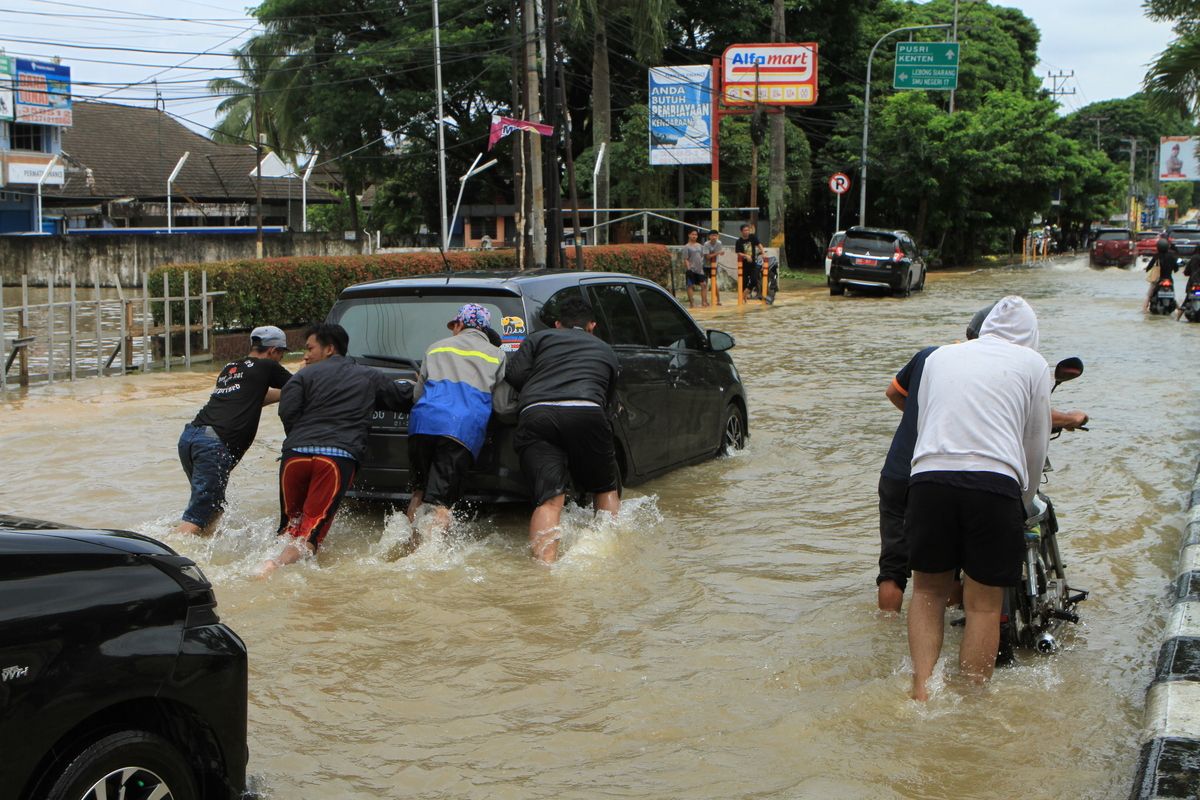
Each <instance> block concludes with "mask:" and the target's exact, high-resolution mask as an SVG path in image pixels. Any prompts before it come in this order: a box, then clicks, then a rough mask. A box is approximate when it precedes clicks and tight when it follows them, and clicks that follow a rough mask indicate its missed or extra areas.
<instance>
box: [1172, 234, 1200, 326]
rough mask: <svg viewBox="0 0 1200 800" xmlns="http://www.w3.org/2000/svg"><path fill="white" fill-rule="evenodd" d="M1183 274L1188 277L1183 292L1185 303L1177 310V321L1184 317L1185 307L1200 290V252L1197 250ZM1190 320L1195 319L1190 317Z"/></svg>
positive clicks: (1185, 266) (1184, 268)
mask: <svg viewBox="0 0 1200 800" xmlns="http://www.w3.org/2000/svg"><path fill="white" fill-rule="evenodd" d="M1183 274H1184V275H1186V276H1187V279H1188V280H1187V287H1186V288H1185V289H1184V291H1183V303H1181V304H1180V306H1179V308H1178V309H1176V310H1175V319H1180V318H1181V317H1183V312H1184V309H1185V307H1186V306H1187V304H1188V302H1189V298H1191V296H1192V293H1193V292H1194V291H1196V289H1197V288H1200V250H1197V251H1196V252H1195V253H1194V254H1193V255H1192V257H1191V258H1189V259H1188V262H1187V264H1186V265H1184V267H1183ZM1188 319H1193V317H1192V316H1189V317H1188Z"/></svg>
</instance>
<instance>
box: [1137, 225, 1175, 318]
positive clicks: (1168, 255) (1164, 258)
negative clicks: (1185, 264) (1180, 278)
mask: <svg viewBox="0 0 1200 800" xmlns="http://www.w3.org/2000/svg"><path fill="white" fill-rule="evenodd" d="M1178 265H1179V256H1178V253H1177V252H1176V250H1175V246H1174V244H1173V243H1172V242H1171V240H1170V239H1169V238H1168V237H1167V233H1166V231H1163V232H1162V233H1161V234H1159V236H1158V241H1157V242H1155V243H1154V255H1153V256H1151V257H1150V261H1149V262H1147V264H1146V272H1147V273H1148V275H1147V278H1146V280H1148V281H1149V282H1150V291H1149V292H1147V293H1146V302H1145V303H1143V304H1142V311H1147V312H1148V311H1149V310H1150V301H1151V300H1153V299H1154V293H1155V292H1157V291H1158V282H1159V281H1161V280H1162V279H1163V278H1170V277H1171V273H1173V272H1174V271H1175V268H1176V267H1177V266H1178ZM1155 267H1158V277H1157V278H1155V277H1154V276H1153V270H1154V268H1155Z"/></svg>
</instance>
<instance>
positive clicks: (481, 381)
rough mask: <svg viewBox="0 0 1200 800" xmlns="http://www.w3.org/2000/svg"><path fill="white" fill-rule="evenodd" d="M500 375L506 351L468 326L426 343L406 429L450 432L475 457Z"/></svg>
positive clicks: (501, 375)
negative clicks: (453, 333) (414, 401)
mask: <svg viewBox="0 0 1200 800" xmlns="http://www.w3.org/2000/svg"><path fill="white" fill-rule="evenodd" d="M503 379H504V351H503V350H501V349H500V348H498V347H495V346H493V345H492V343H491V342H489V341H488V337H487V334H485V333H484V332H483V331H480V330H477V329H475V328H467V329H466V330H464V331H463V332H462V333H460V334H458V335H457V336H450V337H447V338H445V339H442V340H440V341H437V342H434V343H433V344H432V345H430V347H429V350H428V351H426V353H425V361H424V362H422V364H421V376H420V378H419V379H418V381H417V388H416V390H415V391H414V392H413V397H414V398H416V405H414V406H413V410H412V416H411V418H410V419H409V423H408V432H409V433H410V434H424V435H426V436H449V437H450V438H451V439H454V440H456V441H458V442H461V443H462V445H463V446H464V447H466V448H467V449H468V450H470V451H471V455H473V456H474V457H476V458H478V457H479V451H480V450H481V449H482V448H483V440H484V436H485V435H486V434H487V425H488V419H490V418H491V416H492V392H493V391H494V390H495V388H496V385H497V384H499V383H500V382H501V381H502V380H503Z"/></svg>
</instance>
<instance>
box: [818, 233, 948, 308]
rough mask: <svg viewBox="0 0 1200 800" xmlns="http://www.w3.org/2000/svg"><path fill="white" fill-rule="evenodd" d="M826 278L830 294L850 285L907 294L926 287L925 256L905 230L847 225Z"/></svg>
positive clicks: (835, 248)
mask: <svg viewBox="0 0 1200 800" xmlns="http://www.w3.org/2000/svg"><path fill="white" fill-rule="evenodd" d="M828 282H829V293H830V294H832V295H838V294H845V292H846V287H848V286H849V287H852V288H855V289H859V288H865V289H888V290H890V291H891V292H892V294H896V295H899V296H901V297H908V295H909V294H910V293H911V292H913V291H914V290H916V291H919V290H921V289H924V288H925V260H924V259H923V258H921V254H920V251H919V250H918V249H917V245H916V243H915V242H914V241H913V239H912V237H911V236H909V235H908V233H906V232H905V231H898V230H885V229H882V228H859V227H854V228H849V229H848V230H847V231H846V239H845V241H843V242H841V243H840V244H838V245H837V246H836V247H834V249H833V257H832V258H831V259H830V264H829V279H828Z"/></svg>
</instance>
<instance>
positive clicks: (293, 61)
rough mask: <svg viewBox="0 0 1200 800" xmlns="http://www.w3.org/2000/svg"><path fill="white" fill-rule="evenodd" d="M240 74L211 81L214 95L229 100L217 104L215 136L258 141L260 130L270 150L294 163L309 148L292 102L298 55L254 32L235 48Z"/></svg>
mask: <svg viewBox="0 0 1200 800" xmlns="http://www.w3.org/2000/svg"><path fill="white" fill-rule="evenodd" d="M233 58H234V62H235V63H236V65H237V67H238V70H239V71H240V72H241V77H238V78H215V79H213V80H211V81H209V82H208V90H209V92H211V93H212V94H215V95H221V96H223V97H224V98H225V99H224V100H222V101H221V103H220V105H218V106H217V115H218V117H219V121H218V123H217V127H216V128H214V129H213V139H215V140H216V141H218V142H225V143H227V144H255V143H256V134H257V133H261V134H262V135H263V138H264V139H265V144H266V147H267V148H268V149H270V150H271V151H272V152H274V153H275V154H276V155H278V156H279V157H280V158H281V159H283V160H284V161H285V162H286V163H289V164H293V165H294V164H295V163H296V162H297V160H298V159H297V156H300V155H302V154H303V153H304V152H305V151H306V147H305V142H304V136H303V132H302V130H301V128H300V120H298V119H296V117H295V114H294V113H292V111H291V109H293V108H295V105H296V104H295V103H293V102H291V101H292V99H293V97H294V93H295V92H296V91H297V87H298V85H299V82H300V74H301V70H300V69H299V64H298V63H297V58H296V57H289V56H286V55H284V54H283V48H282V44H281V43H280V42H279V40H278V39H277V38H276V37H273V36H270V35H260V36H255V37H254V38H253V39H250V40H249V41H247V42H246V43H245V44H244V45H242V46H241V47H239V48H236V49H235V50H234V51H233Z"/></svg>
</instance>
